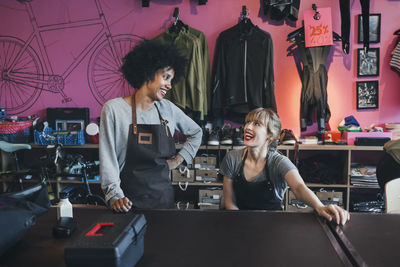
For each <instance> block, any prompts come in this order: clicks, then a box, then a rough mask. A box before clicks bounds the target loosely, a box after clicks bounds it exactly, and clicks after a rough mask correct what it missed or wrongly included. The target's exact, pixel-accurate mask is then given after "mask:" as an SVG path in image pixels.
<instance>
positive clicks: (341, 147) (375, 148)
mask: <svg viewBox="0 0 400 267" xmlns="http://www.w3.org/2000/svg"><path fill="white" fill-rule="evenodd" d="M30 145H31V147H32V148H47V147H48V146H45V145H36V144H34V143H30ZM65 147H66V148H83V149H98V148H99V144H84V145H73V146H65ZM182 147H183V144H176V148H177V149H180V148H182ZM242 148H244V146H230V145H220V146H200V148H199V149H200V150H232V149H242ZM299 149H300V150H369V151H382V150H383V146H356V145H323V144H321V145H319V144H318V145H310V144H300V145H299ZM278 150H294V145H280V146H278Z"/></svg>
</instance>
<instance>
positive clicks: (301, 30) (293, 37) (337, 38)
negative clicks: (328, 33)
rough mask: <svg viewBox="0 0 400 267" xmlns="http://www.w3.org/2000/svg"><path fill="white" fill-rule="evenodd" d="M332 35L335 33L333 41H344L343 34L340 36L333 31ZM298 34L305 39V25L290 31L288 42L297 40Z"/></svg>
mask: <svg viewBox="0 0 400 267" xmlns="http://www.w3.org/2000/svg"><path fill="white" fill-rule="evenodd" d="M332 35H333V41H334V42H336V41H342V36H340V35H339V34H337V33H336V32H332ZM297 36H298V37H300V38H302V39H303V41H304V26H302V27H300V28H298V29H296V30H294V31H292V32H290V33H289V34H288V36H287V39H286V41H288V42H294V41H296V37H297Z"/></svg>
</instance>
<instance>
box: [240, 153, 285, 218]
mask: <svg viewBox="0 0 400 267" xmlns="http://www.w3.org/2000/svg"><path fill="white" fill-rule="evenodd" d="M246 158H247V151H246V152H245V155H244V158H243V160H242V163H241V165H240V171H239V174H238V175H237V176H235V177H234V178H233V190H234V192H235V197H236V205H237V206H238V208H239V209H241V210H282V207H281V201H280V200H279V199H278V198H277V197H276V195H275V190H274V185H273V184H272V181H271V179H270V177H269V170H268V166H267V165H268V164H267V163H266V164H265V173H266V175H267V179H266V180H263V181H261V182H248V181H247V180H246V178H245V176H244V171H243V167H244V162H245V161H246Z"/></svg>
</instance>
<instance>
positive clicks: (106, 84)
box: [0, 0, 144, 115]
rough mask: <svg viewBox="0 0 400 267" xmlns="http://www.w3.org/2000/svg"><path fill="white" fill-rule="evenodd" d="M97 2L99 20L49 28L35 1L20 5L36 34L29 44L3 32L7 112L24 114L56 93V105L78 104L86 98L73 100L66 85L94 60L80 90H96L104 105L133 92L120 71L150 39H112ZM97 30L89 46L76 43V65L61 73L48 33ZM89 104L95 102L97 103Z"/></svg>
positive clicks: (1, 94)
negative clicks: (128, 55)
mask: <svg viewBox="0 0 400 267" xmlns="http://www.w3.org/2000/svg"><path fill="white" fill-rule="evenodd" d="M36 1H37V0H36ZM93 1H94V3H95V6H96V13H97V14H96V15H97V17H95V18H88V19H81V20H78V21H70V22H65V23H55V24H47V25H39V23H38V20H37V17H36V14H35V12H34V9H33V7H32V5H34V4H35V1H23V0H19V1H18V2H20V3H18V4H19V5H20V6H21V8H24V11H25V13H26V14H27V15H28V16H29V21H30V23H31V29H32V31H31V32H30V34H29V37H28V38H26V39H24V40H23V39H21V38H19V37H16V36H11V35H1V33H0V106H3V107H5V108H6V112H7V114H9V115H18V114H21V113H23V112H25V111H27V110H29V109H30V108H31V107H32V106H33V105H35V103H37V101H38V100H39V99H40V97H41V95H42V94H48V93H51V94H56V95H57V96H58V97H57V100H55V101H54V102H55V103H51V104H52V105H53V106H54V105H56V106H57V105H59V106H62V105H63V104H66V103H69V102H71V101H72V102H74V98H79V97H81V96H80V95H78V96H77V95H76V94H75V96H74V98H73V97H72V96H71V95H69V93H68V90H66V84H67V81H68V78H69V77H71V74H72V73H73V72H74V71H76V69H77V68H78V66H79V65H81V63H82V62H83V61H84V60H85V59H86V61H88V64H87V69H86V77H87V84H86V85H82V86H81V87H82V88H79V89H76V88H74V90H80V91H81V92H83V90H90V95H92V96H93V98H94V99H95V100H96V102H97V103H98V104H99V107H101V106H102V105H103V104H104V102H105V101H107V100H109V99H111V98H115V97H118V96H126V95H129V94H131V93H132V92H133V88H131V87H130V86H129V85H128V84H127V83H126V81H125V80H124V79H123V77H122V75H121V73H120V71H119V68H120V66H121V64H122V58H123V57H124V55H125V54H126V53H127V52H128V51H129V50H130V49H131V48H132V47H133V46H135V45H136V44H137V43H138V42H139V41H141V40H143V39H144V38H142V37H140V36H137V35H134V34H117V35H112V33H111V31H110V27H109V24H108V22H107V19H106V17H105V15H104V13H103V10H102V6H101V1H100V0H93ZM93 26H95V27H97V28H98V30H97V32H96V33H95V34H94V36H93V37H91V38H90V39H89V41H87V40H85V41H86V43H84V44H82V42H84V41H83V40H80V39H79V38H77V39H76V40H73V41H74V42H75V41H76V42H79V43H80V45H81V46H82V48H81V49H80V50H79V51H78V52H77V55H76V56H74V57H73V58H72V59H71V63H70V64H68V65H66V66H65V68H64V69H63V70H61V71H60V70H57V71H56V70H55V68H54V64H55V62H56V61H57V60H63V59H61V58H58V59H57V57H56V58H54V56H53V58H51V57H50V56H49V52H48V47H47V46H46V43H45V35H46V33H47V32H55V33H56V32H57V31H65V30H71V29H73V30H84V29H85V28H88V27H92V28H93ZM97 28H96V29H97ZM72 39H73V38H72ZM61 54H62V53H61ZM61 54H60V56H61ZM62 56H64V57H65V55H62ZM88 101H91V102H94V101H93V99H91V100H88Z"/></svg>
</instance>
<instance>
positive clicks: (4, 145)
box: [0, 141, 32, 152]
mask: <svg viewBox="0 0 400 267" xmlns="http://www.w3.org/2000/svg"><path fill="white" fill-rule="evenodd" d="M31 148H32V147H31V145H29V144H12V143H8V142H6V141H0V150H3V151H5V152H15V151H18V150H21V149H31Z"/></svg>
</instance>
